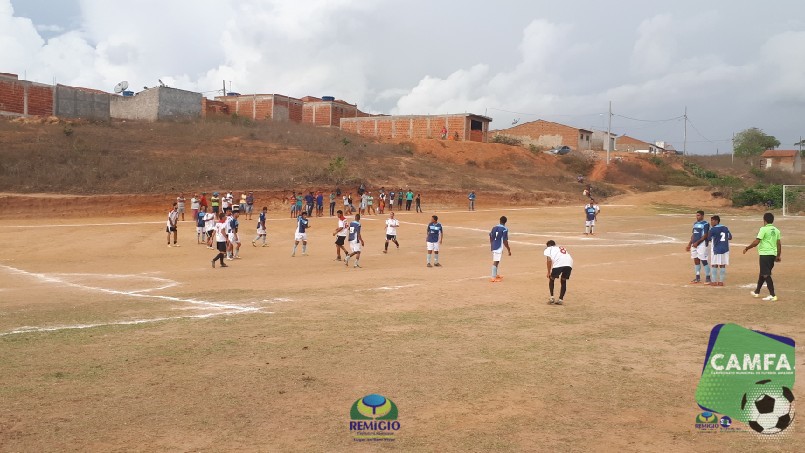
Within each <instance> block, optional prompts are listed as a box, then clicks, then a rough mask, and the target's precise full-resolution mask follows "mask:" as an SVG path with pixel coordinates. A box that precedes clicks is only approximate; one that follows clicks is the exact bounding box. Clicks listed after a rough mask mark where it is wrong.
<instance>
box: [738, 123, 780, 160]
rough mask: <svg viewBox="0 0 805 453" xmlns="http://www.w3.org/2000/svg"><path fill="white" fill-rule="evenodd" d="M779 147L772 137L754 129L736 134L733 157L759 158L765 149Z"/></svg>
mask: <svg viewBox="0 0 805 453" xmlns="http://www.w3.org/2000/svg"><path fill="white" fill-rule="evenodd" d="M778 146H780V140H777V139H776V138H775V137H774V136H773V135H766V134H765V133H764V132H763V131H762V130H760V129H758V128H756V127H750V128H749V129H746V130H743V131H741V132H738V135H736V136H735V155H736V156H741V157H751V156H759V155H761V154H763V151H766V150H767V149H774V148H776V147H778Z"/></svg>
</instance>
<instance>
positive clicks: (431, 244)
mask: <svg viewBox="0 0 805 453" xmlns="http://www.w3.org/2000/svg"><path fill="white" fill-rule="evenodd" d="M440 245H441V244H439V243H438V242H428V251H434V252H438V251H439V246H440Z"/></svg>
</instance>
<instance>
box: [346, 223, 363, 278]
mask: <svg viewBox="0 0 805 453" xmlns="http://www.w3.org/2000/svg"><path fill="white" fill-rule="evenodd" d="M349 247H350V248H351V249H352V253H347V254H346V256H345V257H344V265H345V266H347V267H349V259H350V258H352V257H353V256H354V257H355V267H361V265H360V264H358V263H359V262H360V260H361V248H362V247H363V236H361V215H360V214H355V220H353V221H352V222H349Z"/></svg>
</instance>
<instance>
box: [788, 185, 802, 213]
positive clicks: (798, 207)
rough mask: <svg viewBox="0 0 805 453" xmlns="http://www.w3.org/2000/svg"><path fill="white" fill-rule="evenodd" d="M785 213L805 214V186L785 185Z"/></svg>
mask: <svg viewBox="0 0 805 453" xmlns="http://www.w3.org/2000/svg"><path fill="white" fill-rule="evenodd" d="M783 215H784V216H805V186H800V185H784V186H783Z"/></svg>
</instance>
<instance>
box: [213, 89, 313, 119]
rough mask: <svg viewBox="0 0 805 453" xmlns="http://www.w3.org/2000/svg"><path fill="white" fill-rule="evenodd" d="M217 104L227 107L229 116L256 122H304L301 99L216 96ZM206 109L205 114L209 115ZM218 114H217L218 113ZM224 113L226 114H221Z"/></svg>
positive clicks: (271, 95)
mask: <svg viewBox="0 0 805 453" xmlns="http://www.w3.org/2000/svg"><path fill="white" fill-rule="evenodd" d="M215 102H216V103H219V102H220V103H223V104H225V105H226V106H227V109H226V112H225V113H227V114H230V115H231V114H233V113H235V114H237V115H239V116H243V117H246V118H249V119H252V120H254V121H262V120H274V121H295V122H297V123H301V122H302V106H303V104H304V102H303V101H302V100H301V99H296V98H292V97H290V96H283V95H281V94H245V95H236V96H216V97H215ZM209 113H211V112H210V109H209V108H208V109H206V113H205V114H209ZM216 113H217V112H216ZM221 113H224V112H221Z"/></svg>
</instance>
